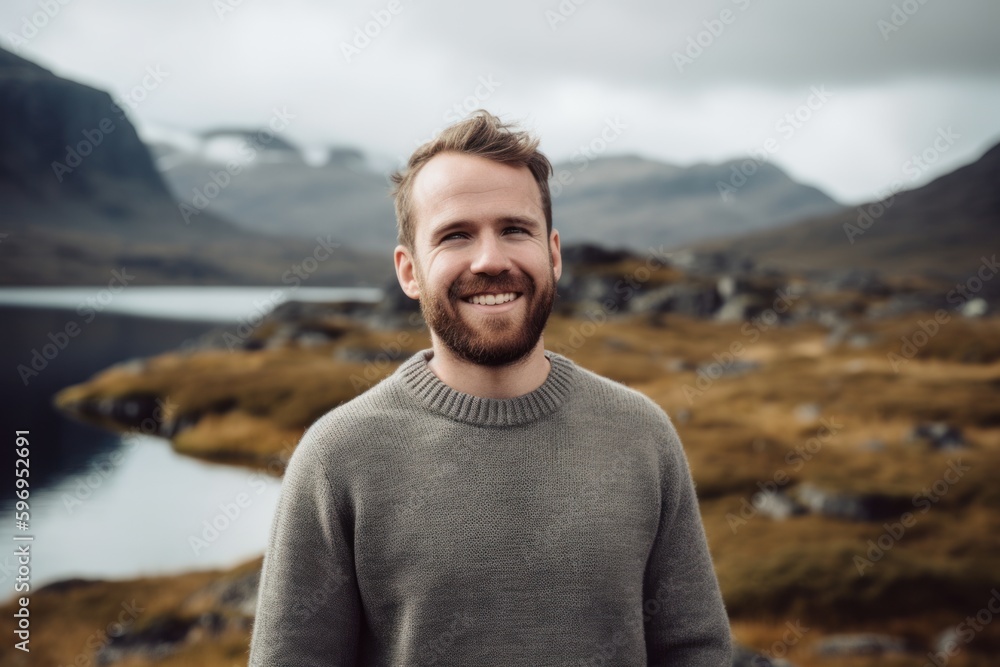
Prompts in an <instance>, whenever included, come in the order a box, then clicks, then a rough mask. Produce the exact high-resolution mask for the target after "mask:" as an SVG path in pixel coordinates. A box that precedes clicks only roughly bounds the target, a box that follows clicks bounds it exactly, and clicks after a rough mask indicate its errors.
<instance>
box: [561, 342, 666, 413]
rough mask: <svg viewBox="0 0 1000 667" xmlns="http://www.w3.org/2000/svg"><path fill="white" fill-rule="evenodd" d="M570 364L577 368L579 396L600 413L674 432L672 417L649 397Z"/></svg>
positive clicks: (615, 381)
mask: <svg viewBox="0 0 1000 667" xmlns="http://www.w3.org/2000/svg"><path fill="white" fill-rule="evenodd" d="M563 358H564V359H566V357H563ZM567 360H568V359H567ZM568 361H569V363H571V364H573V366H574V367H575V374H576V378H577V382H578V389H579V391H578V395H579V399H580V400H582V401H583V402H584V403H588V404H590V405H591V406H592V407H593V408H594V409H595V410H598V411H599V412H600V413H604V414H608V413H612V414H620V415H621V416H622V417H623V418H625V419H631V420H637V421H638V423H639V424H641V425H643V426H649V427H654V428H655V427H660V428H664V429H669V430H673V424H672V423H671V421H670V417H669V415H667V413H666V411H665V410H664V409H663V408H662V407H660V405H659V404H658V403H657V402H656V401H654V400H653V399H651V398H650V397H649V396H647V395H646V394H644V393H642V392H641V391H639V390H638V389H633V388H632V387H629V386H628V385H625V384H623V383H621V382H618V381H617V380H612V379H611V378H609V377H605V376H603V375H600V374H598V373H595V372H594V371H592V370H590V369H588V368H584V367H583V366H580V365H579V364H577V363H576V362H574V361H572V360H568Z"/></svg>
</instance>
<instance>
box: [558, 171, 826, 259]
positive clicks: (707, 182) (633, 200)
mask: <svg viewBox="0 0 1000 667" xmlns="http://www.w3.org/2000/svg"><path fill="white" fill-rule="evenodd" d="M555 174H556V177H555V178H554V179H553V183H552V185H551V189H552V193H553V216H554V217H555V219H556V220H557V221H559V222H558V223H557V228H559V229H560V233H561V234H562V236H563V238H564V239H566V240H568V241H589V242H596V243H605V244H614V245H617V246H625V247H627V248H630V249H633V250H637V251H643V250H646V249H647V248H648V247H649V246H659V245H660V244H663V245H666V246H679V245H683V244H687V243H692V242H695V241H701V240H705V239H711V238H717V237H724V236H731V235H732V234H734V233H743V232H747V231H755V230H760V229H772V228H776V227H781V226H783V225H787V224H789V223H792V222H795V221H797V220H799V219H801V218H803V217H805V216H810V215H819V214H825V213H831V212H833V211H836V210H838V209H839V208H840V205H839V204H838V203H837V202H835V201H834V200H833V199H831V198H830V197H828V196H827V195H825V194H823V193H822V192H821V191H820V190H818V189H816V188H813V187H810V186H806V185H802V184H800V183H796V182H795V181H793V180H792V179H791V178H789V177H788V175H787V174H785V173H784V172H783V171H781V170H780V169H779V168H777V167H775V166H774V165H771V164H769V163H766V162H765V163H761V162H758V161H755V160H745V161H737V160H733V161H729V162H724V163H721V164H696V165H693V166H690V167H679V166H675V165H668V164H663V163H660V162H654V161H651V160H646V159H642V158H639V157H634V156H623V157H607V158H598V159H594V160H591V161H589V162H588V161H583V160H576V161H574V162H571V163H568V164H559V165H556V166H555ZM747 174H749V176H748V175H747ZM560 179H561V180H560ZM563 183H565V185H564V184H563ZM560 225H561V226H560Z"/></svg>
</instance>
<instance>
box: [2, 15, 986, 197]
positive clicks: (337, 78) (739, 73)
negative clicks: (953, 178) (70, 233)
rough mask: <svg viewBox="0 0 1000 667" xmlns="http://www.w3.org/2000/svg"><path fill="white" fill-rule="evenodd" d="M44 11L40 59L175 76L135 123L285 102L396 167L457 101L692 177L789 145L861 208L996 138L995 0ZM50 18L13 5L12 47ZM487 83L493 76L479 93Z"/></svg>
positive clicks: (121, 90)
mask: <svg viewBox="0 0 1000 667" xmlns="http://www.w3.org/2000/svg"><path fill="white" fill-rule="evenodd" d="M219 3H229V5H231V9H232V11H228V12H224V13H221V14H220V13H219V12H218V11H217V8H218V7H219V6H220V5H219ZM392 3H395V4H392ZM44 4H46V6H58V7H59V10H58V12H56V14H55V15H54V16H51V17H48V18H46V19H45V26H44V27H43V28H39V29H38V30H37V34H36V35H35V36H33V37H32V38H31V39H29V40H27V42H26V44H25V45H24V47H23V50H22V54H23V55H25V56H26V57H29V58H33V59H36V60H38V61H39V62H41V64H43V65H45V66H48V67H50V68H52V69H54V70H55V71H56V72H57V73H60V74H62V75H64V76H68V77H71V78H75V79H78V80H82V81H84V82H86V83H89V84H91V85H95V86H98V87H101V88H104V89H107V90H110V91H111V92H113V93H114V94H117V95H123V94H127V92H128V91H129V90H130V89H131V88H132V87H134V86H135V85H137V83H138V82H140V81H141V79H142V76H143V72H144V69H145V68H146V67H148V66H160V67H161V68H162V69H163V70H165V71H167V72H169V73H170V76H169V77H168V78H167V79H166V80H165V81H164V82H163V83H162V85H160V86H158V87H157V88H156V90H154V91H152V92H151V93H150V94H149V95H148V96H147V97H146V99H144V100H143V101H142V103H141V104H138V105H137V106H136V108H135V109H134V110H133V111H132V116H133V118H134V119H135V120H136V122H137V123H138V124H139V125H140V127H141V126H143V125H154V124H155V125H166V126H173V127H181V128H192V129H206V128H209V127H215V126H219V125H226V126H234V125H236V126H246V125H260V124H262V123H264V122H266V121H267V119H268V118H269V117H270V116H271V115H272V113H273V109H274V108H276V107H277V108H286V109H287V110H288V111H289V112H291V113H293V114H294V115H295V120H294V122H292V123H291V124H290V125H289V129H288V136H289V137H290V138H291V139H292V140H295V141H298V142H299V143H305V144H327V145H328V144H348V145H356V146H359V147H362V148H364V149H365V150H368V151H371V152H374V153H377V154H379V155H381V156H382V157H383V158H384V160H385V161H386V162H389V161H392V160H395V159H398V158H401V157H403V156H405V155H406V154H408V153H409V151H410V150H411V149H412V148H413V147H414V145H415V143H416V142H419V141H422V140H424V139H426V138H428V137H429V136H430V135H431V134H432V133H433V132H434V131H436V130H437V129H440V128H441V127H443V126H444V125H445V124H447V123H448V122H449V119H450V118H453V117H454V115H455V113H456V108H457V109H458V110H463V109H464V110H471V109H470V107H471V106H472V105H476V106H484V107H487V108H489V109H491V110H493V111H495V112H498V113H501V114H502V115H505V116H507V117H510V118H512V119H521V120H524V121H525V123H526V124H527V125H528V126H529V127H531V128H533V129H535V130H537V131H538V132H539V133H540V134H541V136H542V139H543V147H544V149H545V150H546V151H548V152H549V153H550V154H551V155H552V157H553V158H554V159H557V160H564V159H569V158H570V157H571V156H572V155H573V153H574V151H576V150H578V147H579V146H580V145H581V142H586V141H590V140H591V138H592V137H593V136H594V133H595V132H598V131H599V130H600V127H601V126H602V124H603V123H604V122H605V120H606V119H607V118H609V117H615V116H620V117H621V118H622V119H623V121H624V122H626V123H628V125H629V129H628V130H627V131H625V132H624V133H623V134H622V137H621V139H620V141H618V142H616V144H615V146H614V150H615V151H617V152H635V153H638V154H641V155H644V156H647V157H652V158H656V159H661V160H664V161H669V162H676V163H680V164H687V163H691V162H697V161H718V160H723V159H728V158H731V157H734V156H736V155H740V154H745V153H747V152H748V151H751V150H754V149H759V148H760V147H761V146H762V145H763V144H764V142H765V141H766V140H767V139H768V138H772V137H776V138H778V139H781V143H780V146H779V150H778V151H776V152H775V153H774V154H773V155H772V156H771V158H772V159H773V160H774V162H775V163H776V164H778V165H779V166H781V167H783V168H785V169H787V170H789V171H790V172H791V173H792V175H793V176H794V177H796V178H800V179H802V180H804V181H806V182H809V183H812V184H817V185H819V186H821V187H823V188H824V189H825V190H827V192H829V193H830V194H832V195H833V196H835V197H838V198H840V199H842V200H844V201H848V202H852V201H862V200H864V199H866V198H869V197H871V196H872V194H873V193H875V192H877V191H878V190H879V189H880V188H884V187H886V186H888V185H889V184H890V183H891V182H892V180H893V179H894V178H895V177H897V176H898V171H899V165H901V164H902V163H903V162H905V160H906V159H907V157H908V156H909V155H910V154H912V153H913V152H914V151H919V150H921V149H922V148H923V146H924V142H926V141H927V138H928V137H933V135H934V132H935V131H936V129H937V128H938V127H939V126H943V125H953V126H954V128H955V131H957V132H959V133H960V134H961V137H962V139H961V141H959V142H957V143H956V144H955V146H954V149H953V150H952V151H949V153H947V154H945V155H943V156H941V159H940V160H939V161H938V162H937V163H936V164H935V165H933V166H932V168H931V169H929V170H928V171H927V172H926V173H924V174H922V175H921V178H920V179H919V180H926V179H930V178H932V177H933V176H935V175H937V174H940V173H943V172H945V171H948V170H950V169H953V168H955V167H956V166H958V165H959V164H962V163H963V162H967V161H969V160H971V159H974V158H975V157H977V156H978V154H979V153H981V152H982V151H983V150H985V148H986V147H987V146H988V145H990V144H992V143H994V142H996V141H997V140H998V139H1000V124H998V123H997V121H996V120H995V113H993V112H992V110H994V109H996V108H997V102H998V101H1000V100H998V95H997V92H996V91H997V90H998V89H1000V86H998V85H997V84H998V83H1000V41H998V40H996V39H995V37H994V36H993V34H992V32H993V30H994V29H995V26H996V25H1000V4H997V3H995V2H991V1H989V0H981V1H976V0H957V1H955V2H950V3H944V2H942V1H941V0H924V1H923V2H921V0H891V1H886V0H878V1H866V0H844V1H842V2H838V3H836V4H834V3H803V2H795V1H793V0H770V1H769V2H763V1H762V0H714V1H712V2H694V1H687V2H672V3H659V2H653V1H652V0H631V1H629V2H616V3H612V2H610V1H608V0H542V1H541V2H530V1H529V0H513V1H512V2H509V3H505V4H503V5H496V4H494V5H482V4H477V3H462V2H458V1H457V0H451V1H447V2H446V1H443V0H439V1H434V0H419V1H417V0H367V1H366V2H363V3H360V4H353V5H351V4H348V5H344V4H339V3H336V4H335V3H325V2H320V1H319V0H294V1H292V2H286V3H282V4H281V5H280V6H279V5H276V4H273V3H268V4H264V3H254V2H250V1H249V0H243V1H240V0H217V2H203V1H202V0H175V1H173V2H171V3H169V5H168V4H167V3H143V4H141V5H140V4H136V3H128V2H125V1H124V0H88V2H86V3H84V2H73V1H72V0H70V1H67V2H66V4H60V0H54V2H51V3H44ZM41 6H42V5H40V4H39V3H38V2H33V1H20V0H18V1H15V2H9V3H5V4H4V6H3V7H2V8H0V39H2V40H3V43H4V44H5V45H9V44H10V40H11V36H12V35H17V34H18V33H19V30H22V29H23V26H25V21H28V22H29V23H30V22H31V21H32V20H33V17H35V16H37V15H38V12H39V11H42V10H41V9H40V7H41ZM223 6H225V5H223ZM553 17H556V18H553ZM880 22H881V23H880ZM887 26H888V27H887ZM366 31H367V32H368V33H369V34H368V35H366V34H365V32H366ZM359 33H360V36H359ZM345 45H347V48H346V49H345ZM692 45H693V46H692ZM678 56H680V57H678ZM684 59H687V61H685V60H684ZM484 78H485V79H486V80H491V81H494V82H497V85H493V86H492V90H490V91H489V93H488V94H487V95H485V96H484V95H483V91H484V90H485V88H484V87H483V85H482V81H483V80H484ZM822 86H826V88H827V89H828V90H831V91H833V92H834V95H833V97H831V98H830V100H829V101H828V102H827V103H824V105H823V106H822V108H820V109H818V110H815V111H814V112H813V113H812V114H811V116H810V118H809V120H808V122H807V123H803V124H802V126H801V127H798V128H795V132H794V133H793V134H792V135H791V136H787V137H786V136H785V134H787V131H784V132H783V131H782V130H779V129H778V127H777V124H778V123H779V122H780V120H781V119H782V118H783V117H784V116H785V114H788V113H795V111H796V109H798V108H799V107H800V106H801V105H802V104H803V103H804V100H807V99H808V96H809V95H810V91H811V90H812V89H813V88H814V87H822ZM918 184H919V183H918V182H914V183H913V185H918Z"/></svg>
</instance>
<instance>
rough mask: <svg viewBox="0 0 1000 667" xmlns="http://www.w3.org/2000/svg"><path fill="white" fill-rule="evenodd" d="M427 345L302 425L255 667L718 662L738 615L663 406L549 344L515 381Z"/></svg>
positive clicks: (725, 657) (273, 550)
mask: <svg viewBox="0 0 1000 667" xmlns="http://www.w3.org/2000/svg"><path fill="white" fill-rule="evenodd" d="M431 355H432V350H430V349H427V350H423V351H421V352H418V353H416V354H414V355H413V356H411V357H410V358H409V359H407V360H406V361H404V362H403V363H402V365H400V366H399V367H398V368H397V369H396V371H395V372H393V373H392V375H390V376H389V377H387V378H386V379H384V380H382V381H381V382H379V383H378V384H377V385H375V386H374V387H372V388H371V389H369V390H368V391H366V392H365V393H363V394H361V395H360V396H358V397H356V398H354V399H352V400H350V401H348V402H346V403H344V404H342V405H340V406H338V407H337V408H335V409H333V410H331V411H330V412H328V413H327V414H326V415H324V416H323V417H321V418H320V419H319V420H317V421H316V422H315V423H314V424H313V425H312V426H311V427H310V428H309V429H308V431H306V433H305V435H304V436H303V438H302V441H301V442H300V443H299V446H298V448H297V449H296V450H295V453H294V454H293V455H292V458H291V460H290V461H289V464H288V469H287V471H286V473H285V478H284V481H283V483H282V490H281V498H280V500H279V502H278V506H277V510H276V514H275V517H274V521H273V523H272V526H271V534H270V542H269V545H268V548H267V552H266V555H265V558H264V568H263V573H262V576H261V583H260V593H259V598H258V606H257V617H256V620H255V623H254V628H253V637H252V640H251V646H250V664H251V665H253V666H254V667H257V666H267V667H273V666H275V665H289V666H295V667H307V666H308V667H319V666H320V665H323V666H333V665H337V666H340V667H348V666H355V665H386V666H392V667H396V666H399V665H404V666H406V667H409V666H411V665H461V666H463V667H467V666H479V665H490V666H504V667H507V666H520V665H524V666H531V667H543V666H552V667H556V666H558V667H570V666H572V667H581V666H582V667H588V666H591V665H594V666H596V665H601V666H605V667H608V666H611V665H622V666H628V667H636V666H641V665H670V666H671V667H682V666H688V665H691V666H694V665H698V666H701V667H723V666H728V665H729V664H730V661H731V654H730V651H731V645H730V635H729V623H728V619H727V617H726V612H725V608H724V607H723V603H722V596H721V594H720V592H719V585H718V581H717V580H716V577H715V573H714V571H713V569H712V562H711V559H710V557H709V552H708V545H707V542H706V540H705V532H704V529H703V527H702V524H701V519H700V516H699V513H698V504H697V500H696V498H695V493H694V486H693V483H692V481H691V475H690V472H689V470H688V464H687V460H686V458H685V456H684V452H683V449H682V448H681V443H680V440H679V438H678V436H677V432H676V430H675V429H674V426H673V424H672V423H671V422H670V419H669V417H668V416H667V415H666V413H665V412H664V411H663V410H662V409H661V408H660V407H659V406H658V405H656V403H654V402H653V401H652V400H651V399H649V398H648V397H646V396H645V395H643V394H642V393H640V392H638V391H636V390H634V389H631V388H628V387H626V386H624V385H622V384H619V383H617V382H614V381H612V380H610V379H608V378H604V377H602V376H600V375H597V374H596V373H593V372H591V371H589V370H587V369H585V368H583V367H581V366H578V365H577V364H575V363H574V362H573V361H571V360H570V359H569V358H567V357H564V356H562V355H560V354H557V353H555V352H552V351H546V352H545V355H546V357H547V358H548V359H549V361H550V362H551V370H550V371H549V374H548V376H547V377H546V380H545V382H544V383H543V384H542V385H541V386H540V387H538V388H537V389H535V390H534V391H531V392H529V393H527V394H523V395H521V396H518V397H516V398H509V399H494V398H482V397H477V396H472V395H469V394H465V393H462V392H459V391H456V390H454V389H452V388H451V387H449V386H448V385H446V384H445V383H444V382H442V381H441V380H440V379H438V377H437V376H436V375H434V373H433V371H431V369H430V368H429V366H428V365H427V361H428V359H430V357H431Z"/></svg>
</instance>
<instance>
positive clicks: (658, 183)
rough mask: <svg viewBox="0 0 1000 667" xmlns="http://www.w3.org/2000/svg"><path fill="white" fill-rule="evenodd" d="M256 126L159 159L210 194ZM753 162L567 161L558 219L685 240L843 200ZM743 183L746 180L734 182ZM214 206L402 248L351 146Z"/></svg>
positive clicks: (194, 188)
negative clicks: (220, 143)
mask: <svg viewBox="0 0 1000 667" xmlns="http://www.w3.org/2000/svg"><path fill="white" fill-rule="evenodd" d="M246 134H247V132H246V131H245V130H241V131H235V130H229V131H226V132H223V131H213V132H210V133H205V134H203V135H201V136H200V137H199V138H198V142H199V145H198V147H197V148H196V149H194V150H191V149H190V148H187V149H182V148H180V147H179V146H174V147H168V146H160V147H158V155H159V156H160V157H159V159H158V164H159V165H160V168H161V169H162V171H163V176H164V178H165V179H166V180H167V182H168V183H169V185H170V187H171V189H172V191H173V192H174V194H175V196H176V197H177V198H178V199H179V200H180V201H195V200H197V199H198V198H199V197H203V196H204V194H203V191H202V189H201V188H202V187H203V186H204V184H205V183H206V182H207V181H208V180H210V178H211V174H212V173H218V172H219V170H220V169H221V168H222V167H223V164H224V162H225V159H226V158H225V155H224V154H222V155H220V154H219V153H218V152H217V151H215V150H213V148H212V145H211V141H210V140H216V139H218V138H219V137H220V136H229V137H230V138H233V139H238V138H240V137H244V138H245V136H246ZM251 145H252V144H251ZM243 152H244V153H247V152H248V151H247V149H246V148H244V151H243ZM213 153H215V156H214V158H213V156H212V154H213ZM741 165H743V163H741V162H735V161H734V162H726V163H722V164H718V165H705V164H702V165H695V166H692V167H677V166H672V165H667V164H663V163H659V162H655V161H651V160H644V159H641V158H637V157H599V158H596V159H594V160H591V161H588V162H585V163H582V164H581V163H576V162H574V163H572V164H570V163H567V164H559V165H555V176H554V177H553V180H552V183H551V189H552V192H553V216H554V218H555V221H556V228H557V229H559V231H560V235H561V236H562V239H563V240H564V241H566V242H569V243H574V242H578V243H582V242H590V243H609V244H615V245H618V246H626V247H630V248H631V249H633V250H639V251H641V250H644V249H646V248H647V247H648V246H649V245H659V244H666V245H680V244H684V243H688V242H692V241H697V240H703V239H710V238H716V237H720V236H726V235H731V234H733V233H737V232H745V231H748V230H757V229H766V228H771V227H776V226H781V225H784V224H788V223H790V222H793V221H795V220H798V219H800V218H802V217H803V216H808V215H817V214H822V213H829V212H832V211H835V210H837V209H839V204H837V202H835V201H833V200H832V199H831V198H830V197H828V196H826V195H825V194H823V193H822V192H820V191H819V190H817V189H815V188H812V187H809V186H805V185H802V184H799V183H796V182H795V181H793V180H792V179H790V178H789V177H788V176H787V175H786V174H785V173H784V172H782V171H781V170H780V169H778V168H777V167H774V166H772V165H769V164H766V163H765V164H757V163H754V165H753V168H752V169H750V170H749V171H751V173H752V175H751V176H750V177H742V176H736V177H734V173H738V170H739V169H740V167H741ZM744 169H746V167H744ZM734 170H736V171H735V172H734ZM560 174H563V177H562V181H560V180H559V175H560ZM741 178H742V180H740V179H741ZM732 182H735V183H739V184H740V187H733V186H732V185H729V184H730V183H732ZM720 183H725V184H727V185H728V190H726V189H725V188H721V187H720ZM733 193H735V194H733ZM207 210H209V211H212V212H214V213H216V214H218V215H222V216H224V217H226V218H228V219H231V220H234V221H236V222H238V223H239V224H241V225H242V226H244V227H246V228H247V229H252V230H254V231H258V232H262V233H276V232H278V231H279V230H280V231H281V233H287V234H299V235H303V236H312V235H314V234H316V233H318V232H320V231H330V230H334V231H336V232H337V233H340V234H346V233H348V231H349V232H350V234H351V240H352V243H354V244H356V245H357V246H358V247H360V248H363V249H365V250H370V251H376V252H391V250H392V248H393V247H394V246H395V215H394V212H393V206H392V200H391V198H390V196H389V182H388V179H387V175H386V174H382V173H378V172H377V171H375V170H373V169H371V168H370V167H369V166H368V162H367V161H366V160H365V158H364V155H363V154H362V153H361V152H360V151H357V150H352V149H349V148H334V149H331V150H330V152H329V156H328V158H327V159H326V161H325V162H324V163H323V164H321V165H318V166H317V165H314V164H310V163H308V162H307V161H305V160H302V159H301V158H299V157H287V159H283V160H280V161H278V160H275V159H273V158H271V159H263V158H256V159H254V160H252V161H250V163H248V164H247V165H246V169H245V171H243V173H242V174H241V178H240V179H239V181H238V182H234V183H233V184H232V185H230V186H229V187H227V188H226V189H225V191H223V192H220V193H219V194H218V196H217V197H215V198H213V199H212V200H211V202H209V205H208V209H207Z"/></svg>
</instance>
